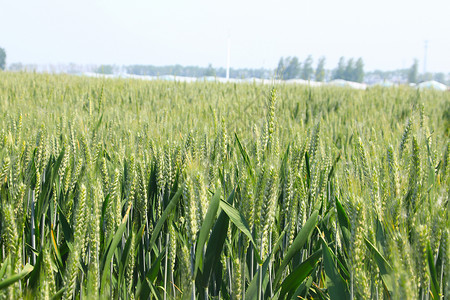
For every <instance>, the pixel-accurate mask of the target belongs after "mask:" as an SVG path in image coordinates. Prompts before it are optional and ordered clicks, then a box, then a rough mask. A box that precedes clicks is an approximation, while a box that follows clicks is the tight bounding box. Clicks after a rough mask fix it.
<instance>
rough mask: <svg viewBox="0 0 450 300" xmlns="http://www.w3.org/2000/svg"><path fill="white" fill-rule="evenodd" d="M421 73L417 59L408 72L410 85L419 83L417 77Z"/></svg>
mask: <svg viewBox="0 0 450 300" xmlns="http://www.w3.org/2000/svg"><path fill="white" fill-rule="evenodd" d="M418 73H419V61H418V60H417V59H414V63H413V65H412V66H411V68H409V72H408V82H409V83H417V75H418Z"/></svg>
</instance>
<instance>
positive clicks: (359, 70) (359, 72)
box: [354, 57, 364, 82]
mask: <svg viewBox="0 0 450 300" xmlns="http://www.w3.org/2000/svg"><path fill="white" fill-rule="evenodd" d="M354 73H355V80H354V81H356V82H363V81H364V62H363V60H362V58H361V57H360V58H358V60H357V61H356V65H355V72H354Z"/></svg>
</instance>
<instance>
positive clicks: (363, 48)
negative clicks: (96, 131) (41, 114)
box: [0, 0, 450, 73]
mask: <svg viewBox="0 0 450 300" xmlns="http://www.w3.org/2000/svg"><path fill="white" fill-rule="evenodd" d="M449 16H450V1H448V0H428V1H423V0H422V1H416V0H410V1H403V0H399V1H396V0H378V1H364V0H342V1H335V0H334V1H333V0H316V1H303V0H301V1H287V0H278V1H264V0H261V1H245V0H228V1H211V0H209V1H207V0H199V1H197V0H190V1H181V0H178V1H175V0H159V1H154V0H147V1H141V0H128V1H116V0H108V1H106V0H78V1H68V0H67V1H56V0H40V1H36V0H0V47H2V48H4V49H5V50H6V52H7V64H10V63H14V62H22V63H33V64H59V63H61V64H66V63H76V64H98V65H99V64H116V65H130V64H151V65H157V66H162V65H173V64H181V65H198V66H207V65H208V64H210V63H211V64H212V65H213V66H214V67H225V66H226V64H227V39H228V37H230V44H231V55H230V57H231V59H230V64H231V67H232V68H245V67H248V68H261V67H264V68H275V67H276V66H277V63H278V61H279V59H280V57H282V56H283V57H286V56H297V57H298V58H299V59H300V61H303V60H304V59H305V58H306V57H307V56H308V55H312V56H313V58H314V59H315V62H314V65H315V63H316V62H317V60H318V59H319V57H321V56H325V57H326V68H328V69H333V68H335V67H336V66H337V62H338V60H339V58H340V57H341V56H343V57H345V58H351V57H354V58H358V57H362V59H363V60H364V63H365V70H375V69H380V70H395V69H399V68H409V67H410V66H411V65H412V63H413V60H414V58H417V59H418V60H419V71H420V72H423V70H424V57H425V41H428V48H427V49H428V50H427V63H426V70H427V71H429V72H445V73H448V72H450V17H449Z"/></svg>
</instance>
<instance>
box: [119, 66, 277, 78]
mask: <svg viewBox="0 0 450 300" xmlns="http://www.w3.org/2000/svg"><path fill="white" fill-rule="evenodd" d="M125 70H126V72H127V73H128V74H135V75H147V76H163V75H176V76H186V77H204V76H217V77H225V76H226V72H227V71H226V69H225V68H214V67H213V66H212V65H211V64H209V65H208V66H207V67H199V66H181V65H172V66H152V65H130V66H125ZM272 76H273V71H272V70H269V69H264V68H259V69H250V68H243V69H234V68H231V69H230V77H231V78H252V77H255V78H266V79H269V78H271V77H272Z"/></svg>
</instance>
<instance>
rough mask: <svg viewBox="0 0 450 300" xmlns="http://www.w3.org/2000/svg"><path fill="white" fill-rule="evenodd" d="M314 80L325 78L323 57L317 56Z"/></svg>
mask: <svg viewBox="0 0 450 300" xmlns="http://www.w3.org/2000/svg"><path fill="white" fill-rule="evenodd" d="M315 75H316V81H323V80H324V79H325V57H323V56H322V57H321V58H319V62H318V63H317V68H316V74H315Z"/></svg>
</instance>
